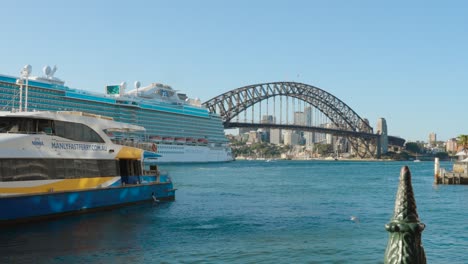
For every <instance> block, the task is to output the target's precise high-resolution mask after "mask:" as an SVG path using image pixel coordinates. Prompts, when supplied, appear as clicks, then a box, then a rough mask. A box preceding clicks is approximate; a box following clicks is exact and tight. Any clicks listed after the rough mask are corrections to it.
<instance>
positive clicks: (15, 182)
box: [0, 112, 175, 225]
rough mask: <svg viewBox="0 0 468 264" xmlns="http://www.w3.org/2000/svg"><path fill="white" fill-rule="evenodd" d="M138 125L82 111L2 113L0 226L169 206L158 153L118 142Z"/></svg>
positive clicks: (170, 193) (170, 187) (167, 184)
mask: <svg viewBox="0 0 468 264" xmlns="http://www.w3.org/2000/svg"><path fill="white" fill-rule="evenodd" d="M109 131H120V132H122V131H144V128H143V127H140V126H136V125H130V124H125V123H120V122H115V121H113V120H109V119H105V118H101V117H97V116H93V115H88V114H86V113H82V112H16V113H13V112H0V225H3V224H10V223H19V222H26V221H31V220H37V219H44V218H52V217H57V216H61V215H69V214H75V213H83V212H88V211H97V210H102V209H107V208H114V207H119V206H125V205H131V204H136V203H142V202H150V201H154V200H158V201H164V200H169V201H170V200H174V199H175V189H174V188H173V184H172V181H171V178H170V177H169V175H167V173H161V172H158V171H157V167H156V166H155V165H148V164H145V160H154V159H156V158H157V157H159V156H160V155H159V154H156V153H155V152H151V151H145V150H143V149H140V148H135V147H130V146H124V145H119V144H115V143H113V142H112V141H111V139H110V138H109V136H108V134H106V133H109Z"/></svg>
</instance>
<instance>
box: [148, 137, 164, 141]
mask: <svg viewBox="0 0 468 264" xmlns="http://www.w3.org/2000/svg"><path fill="white" fill-rule="evenodd" d="M150 140H151V141H153V142H161V140H162V137H160V136H151V137H150Z"/></svg>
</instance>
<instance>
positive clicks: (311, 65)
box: [0, 0, 468, 141]
mask: <svg viewBox="0 0 468 264" xmlns="http://www.w3.org/2000/svg"><path fill="white" fill-rule="evenodd" d="M409 2H410V1H364V0H363V1H344V0H343V1H312V0H311V1H293V0H289V1H253V0H250V1H243V0H241V1H203V0H201V1H167V0H166V1H139V0H134V1H88V0H86V1H84V0H81V1H47V0H44V1H6V2H3V3H2V9H1V10H2V15H1V16H0V23H1V25H2V27H1V33H2V41H0V55H1V57H0V73H1V74H8V75H15V76H17V75H18V74H19V71H20V69H21V68H22V67H23V65H25V64H31V65H32V66H33V73H34V74H37V75H40V74H41V71H42V67H43V66H44V65H47V64H49V65H51V66H53V65H57V66H58V68H59V69H58V71H57V73H56V76H57V77H59V78H62V79H63V80H65V81H66V83H67V85H68V86H70V87H73V88H80V89H86V90H90V91H99V92H101V91H103V90H104V86H105V85H106V84H117V83H120V82H122V81H127V83H129V84H132V83H133V82H134V81H136V80H139V81H141V83H142V84H143V85H146V84H149V83H151V82H162V83H166V84H169V85H171V86H172V87H173V88H175V89H177V90H180V91H183V92H185V93H187V94H188V95H189V96H190V97H199V98H200V99H201V100H202V101H206V100H208V99H210V98H212V97H215V96H217V95H219V94H221V93H223V92H226V91H229V90H231V89H235V88H239V87H242V86H245V85H249V84H255V83H264V82H272V81H298V82H303V83H306V84H310V85H314V86H317V87H320V88H322V89H324V90H326V91H328V92H330V93H332V94H333V95H335V96H336V97H338V98H340V99H341V100H342V101H344V102H345V103H346V104H348V105H349V106H350V107H351V108H353V109H354V110H355V111H356V112H357V113H358V114H359V115H361V116H362V117H366V118H368V119H369V120H370V122H371V125H372V126H374V127H375V125H376V121H377V118H379V117H384V118H386V120H387V124H388V128H389V134H391V135H395V136H401V137H403V138H405V139H407V140H424V141H427V138H428V135H429V133H430V132H435V133H437V135H438V139H439V140H446V139H449V138H451V137H456V136H457V135H459V134H468V121H467V114H468V89H467V88H468V51H467V47H468V15H467V14H468V2H465V1H411V2H410V3H409Z"/></svg>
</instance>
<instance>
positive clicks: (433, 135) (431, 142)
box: [429, 132, 437, 146]
mask: <svg viewBox="0 0 468 264" xmlns="http://www.w3.org/2000/svg"><path fill="white" fill-rule="evenodd" d="M436 141H437V134H436V133H434V132H432V133H429V145H431V146H435V144H436Z"/></svg>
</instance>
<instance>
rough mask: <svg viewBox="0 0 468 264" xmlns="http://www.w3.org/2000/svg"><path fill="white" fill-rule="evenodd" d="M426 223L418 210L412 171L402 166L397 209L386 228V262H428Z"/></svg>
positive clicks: (394, 263)
mask: <svg viewBox="0 0 468 264" xmlns="http://www.w3.org/2000/svg"><path fill="white" fill-rule="evenodd" d="M424 228H425V225H424V224H423V223H421V222H420V221H419V216H418V213H417V211H416V201H415V199H414V193H413V186H412V185H411V172H410V170H409V168H408V166H404V167H403V168H401V173H400V184H399V186H398V192H397V196H396V200H395V210H394V212H393V218H392V219H391V220H390V223H388V224H387V225H385V229H386V230H387V231H388V232H389V233H390V234H389V238H388V244H387V249H386V250H385V259H384V263H385V264H426V254H425V253H424V248H423V246H422V241H421V233H422V231H423V230H424Z"/></svg>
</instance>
